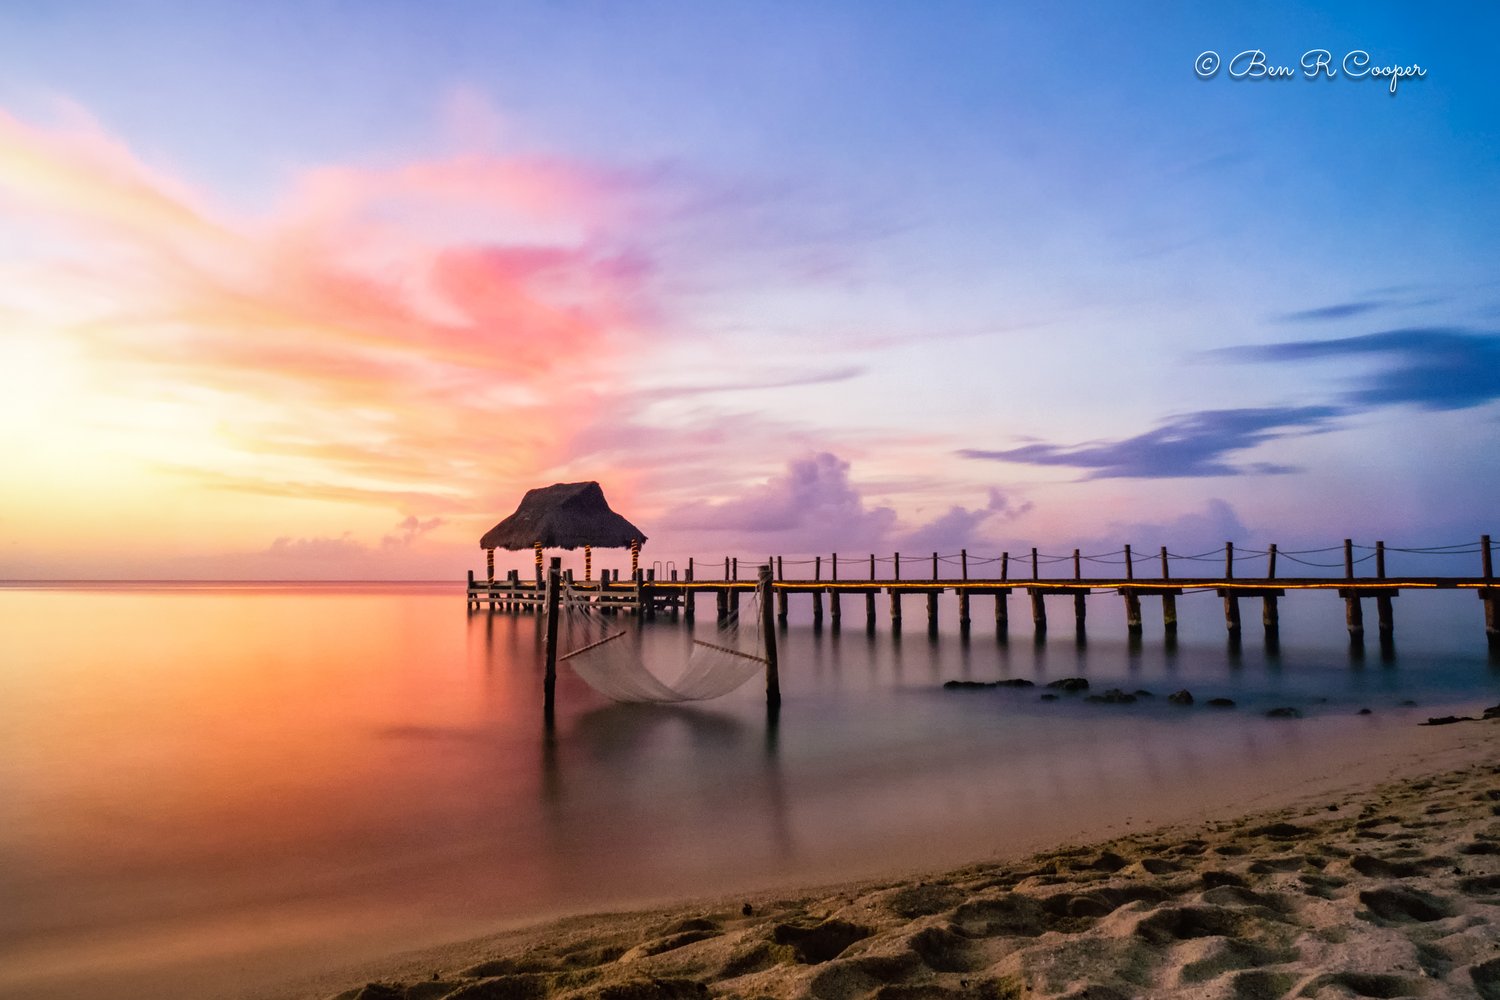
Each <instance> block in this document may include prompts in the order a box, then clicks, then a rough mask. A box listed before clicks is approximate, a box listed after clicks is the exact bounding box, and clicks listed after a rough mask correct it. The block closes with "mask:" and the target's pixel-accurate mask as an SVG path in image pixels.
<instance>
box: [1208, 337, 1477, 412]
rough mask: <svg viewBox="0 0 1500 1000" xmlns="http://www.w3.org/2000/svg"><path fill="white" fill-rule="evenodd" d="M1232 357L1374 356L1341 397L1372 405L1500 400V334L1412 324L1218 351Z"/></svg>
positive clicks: (1455, 406)
mask: <svg viewBox="0 0 1500 1000" xmlns="http://www.w3.org/2000/svg"><path fill="white" fill-rule="evenodd" d="M1213 354H1214V355H1215V356H1218V357H1221V358H1224V359H1227V360H1231V361H1263V362H1283V363H1284V362H1298V361H1314V360H1323V359H1329V358H1333V359H1340V358H1343V359H1349V360H1351V361H1354V360H1358V359H1363V358H1369V359H1374V360H1376V361H1377V362H1379V363H1380V365H1379V367H1378V368H1377V369H1376V370H1375V371H1373V372H1370V373H1367V374H1363V375H1358V376H1351V378H1350V379H1349V381H1350V382H1351V383H1352V384H1353V388H1350V389H1349V390H1347V391H1346V392H1344V393H1343V394H1342V395H1341V397H1340V398H1341V399H1342V400H1343V401H1344V402H1345V403H1347V404H1348V405H1350V406H1353V407H1358V408H1362V409H1369V408H1374V407H1381V406H1394V405H1400V404H1409V405H1412V406H1416V407H1419V408H1421V409H1424V410H1461V409H1466V408H1468V407H1471V406H1481V405H1483V404H1485V403H1488V402H1491V401H1493V400H1496V399H1500V333H1494V332H1489V331H1482V332H1481V331H1472V330H1462V329H1455V328H1450V327H1408V328H1405V329H1400V330H1388V331H1385V332H1383V333H1371V334H1365V335H1364V336H1359V337H1344V338H1340V339H1333V340H1299V341H1288V342H1285V343H1279V344H1266V345H1262V346H1251V347H1231V348H1225V349H1223V350H1220V351H1216V352H1213Z"/></svg>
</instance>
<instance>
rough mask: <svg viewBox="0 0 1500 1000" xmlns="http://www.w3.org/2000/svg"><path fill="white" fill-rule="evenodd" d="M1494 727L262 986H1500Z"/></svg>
mask: <svg viewBox="0 0 1500 1000" xmlns="http://www.w3.org/2000/svg"><path fill="white" fill-rule="evenodd" d="M1497 726H1500V720H1489V721H1473V722H1463V723H1458V724H1454V725H1448V726H1433V727H1424V726H1418V725H1415V724H1414V725H1412V726H1410V727H1407V728H1406V729H1403V730H1401V731H1400V734H1401V735H1400V738H1397V739H1393V740H1392V741H1391V742H1390V744H1389V745H1388V746H1386V747H1384V748H1383V750H1382V751H1381V752H1379V753H1377V754H1373V755H1371V756H1369V757H1367V758H1364V759H1360V760H1355V761H1330V762H1329V763H1330V764H1336V765H1337V766H1336V767H1330V768H1324V769H1321V770H1319V769H1313V771H1314V773H1310V774H1309V773H1305V774H1303V775H1301V776H1299V779H1298V780H1296V781H1292V782H1288V783H1287V784H1285V785H1284V786H1282V787H1281V788H1280V789H1279V790H1276V791H1271V792H1264V791H1263V792H1262V793H1261V794H1259V795H1257V796H1256V797H1254V798H1253V799H1250V800H1248V801H1239V802H1237V803H1236V804H1235V805H1233V806H1230V807H1228V808H1226V807H1225V806H1224V805H1223V804H1222V802H1219V803H1217V804H1213V805H1210V806H1205V807H1203V808H1199V809H1193V808H1188V809H1187V810H1182V809H1178V810H1177V811H1176V815H1169V816H1168V818H1167V819H1166V820H1165V822H1162V823H1156V822H1152V823H1151V824H1150V825H1149V827H1141V828H1138V829H1133V830H1126V831H1122V830H1121V829H1120V828H1119V827H1118V825H1117V824H1109V825H1107V826H1103V827H1101V826H1100V825H1099V823H1098V822H1097V821H1096V822H1095V823H1094V824H1093V825H1091V826H1085V827H1083V828H1080V829H1079V830H1077V831H1076V835H1073V836H1068V837H1065V838H1063V841H1062V843H1061V844H1058V843H1057V841H1056V840H1055V839H1054V841H1053V842H1052V843H1051V844H1050V845H1049V846H1047V848H1046V849H1044V850H1041V851H1038V849H1037V845H1036V844H1030V843H1028V844H1019V845H1008V846H1007V847H1006V848H1004V849H999V850H996V851H994V852H991V853H989V854H988V856H986V858H985V860H983V861H978V862H974V863H971V864H966V865H961V866H955V867H950V868H949V870H947V871H943V872H933V871H931V870H928V871H916V870H910V871H907V870H897V871H892V872H889V873H887V875H886V876H885V877H882V878H875V879H864V880H860V881H852V882H842V883H837V884H827V885H821V886H808V885H806V884H805V880H804V885H802V886H801V887H797V888H785V887H784V888H780V889H776V888H771V889H760V890H755V891H747V892H744V893H740V894H736V895H734V896H732V897H723V896H721V897H720V898H717V899H697V900H682V901H680V902H676V903H673V904H671V905H667V906H657V907H653V908H652V909H649V910H626V911H624V912H614V913H597V912H596V913H590V914H580V915H574V916H565V917H561V918H558V919H551V920H546V921H544V922H536V921H530V922H527V923H525V924H524V925H521V926H515V927H511V928H509V929H504V930H499V931H497V932H494V933H490V934H487V935H485V936H483V937H476V938H471V939H469V940H467V941H463V942H455V943H452V944H448V945H443V946H440V947H436V948H424V949H421V950H419V951H413V952H407V953H403V954H394V955H388V956H386V957H384V958H382V959H379V960H377V961H372V962H366V963H360V964H358V965H354V966H349V967H346V968H344V969H341V970H331V971H329V972H328V973H325V974H321V975H319V976H316V977H305V978H302V979H299V980H298V981H296V982H288V983H285V984H282V985H279V986H276V987H274V988H269V989H268V988H267V984H262V985H261V988H260V990H258V991H255V992H250V993H246V994H245V995H246V996H254V997H258V998H264V1000H330V998H335V997H336V998H339V1000H354V998H360V1000H388V998H395V997H401V998H405V1000H417V998H422V1000H439V998H443V997H449V996H451V997H453V998H454V1000H479V998H483V997H525V998H536V1000H540V998H543V997H550V996H553V995H557V996H563V995H567V996H578V997H595V996H598V997H601V998H611V1000H625V998H627V997H629V998H634V997H642V998H649V997H657V996H660V997H676V996H707V995H715V996H718V995H723V996H764V997H775V998H778V1000H790V998H793V997H804V996H814V997H819V998H825V997H827V998H834V1000H844V998H854V997H863V996H885V997H891V998H897V997H918V996H920V997H950V996H951V997H962V996H976V997H977V996H986V997H1001V996H1028V997H1032V996H1034V997H1064V996H1067V997H1083V996H1085V995H1086V996H1088V997H1093V998H1108V997H1125V996H1138V995H1143V994H1146V993H1149V994H1150V995H1153V996H1179V995H1180V996H1194V997H1200V996H1207V997H1218V996H1223V997H1232V998H1241V997H1258V996H1282V995H1292V994H1294V993H1297V992H1298V991H1303V993H1302V995H1308V996H1323V995H1327V996H1348V995H1351V993H1350V991H1351V990H1352V991H1353V995H1372V996H1373V995H1379V996H1396V995H1403V996H1404V995H1415V994H1423V993H1427V992H1430V991H1431V990H1433V989H1438V990H1439V991H1440V992H1441V995H1456V996H1478V997H1482V998H1489V997H1492V996H1500V791H1496V789H1500V755H1497V754H1496V753H1495V752H1494V751H1495V748H1496V747H1497V745H1500V728H1497ZM1492 792H1493V796H1494V797H1491V793H1492ZM1168 812H1169V813H1170V812H1171V811H1170V810H1169V811H1168ZM1377 817H1384V818H1385V820H1386V822H1383V823H1381V824H1373V823H1372V822H1371V821H1372V820H1373V819H1375V818H1377ZM1476 845H1478V846H1476ZM1492 848H1493V850H1492ZM1466 850H1467V851H1471V852H1473V853H1466ZM1209 882H1213V883H1214V884H1212V885H1210V884H1208V883H1209ZM747 905H748V906H749V908H750V911H751V912H750V913H749V914H746V913H744V912H743V909H744V907H745V906H747ZM1440 932H1441V933H1440ZM1450 939H1451V940H1450ZM1486 947H1488V948H1490V949H1491V950H1490V951H1486V950H1485V949H1486ZM1393 956H1394V957H1393ZM1398 958H1399V959H1400V960H1398ZM1476 970H1477V971H1476ZM1320 977H1321V978H1320ZM1350 977H1353V978H1350ZM1360 977H1365V978H1360ZM1370 977H1374V978H1370ZM1465 977H1467V978H1465ZM1450 980H1451V982H1450ZM1444 983H1446V985H1443V984H1444ZM1476 984H1478V985H1476ZM1309 990H1310V991H1311V992H1306V991H1309ZM1362 990H1373V991H1374V992H1363V993H1362V992H1361V991H1362ZM1391 990H1395V991H1396V992H1389V991H1391ZM1444 990H1446V992H1442V991H1444ZM1455 990H1456V991H1457V992H1454V991H1455ZM1081 991H1086V992H1081ZM1288 991H1290V992H1288ZM1487 991H1488V992H1487Z"/></svg>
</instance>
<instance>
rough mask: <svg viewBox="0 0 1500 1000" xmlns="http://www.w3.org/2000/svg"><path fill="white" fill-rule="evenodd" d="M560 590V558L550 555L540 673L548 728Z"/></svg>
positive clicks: (553, 691) (554, 692) (554, 686)
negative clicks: (544, 634) (543, 653)
mask: <svg viewBox="0 0 1500 1000" xmlns="http://www.w3.org/2000/svg"><path fill="white" fill-rule="evenodd" d="M561 592H562V558H561V557H560V556H553V557H552V564H551V566H550V567H549V568H548V570H547V644H546V657H547V659H546V670H545V672H544V673H543V675H542V718H543V719H544V720H545V722H546V724H547V726H548V728H551V726H552V721H553V709H554V707H555V702H556V696H557V619H558V617H559V616H558V613H557V612H558V598H559V596H560V595H561Z"/></svg>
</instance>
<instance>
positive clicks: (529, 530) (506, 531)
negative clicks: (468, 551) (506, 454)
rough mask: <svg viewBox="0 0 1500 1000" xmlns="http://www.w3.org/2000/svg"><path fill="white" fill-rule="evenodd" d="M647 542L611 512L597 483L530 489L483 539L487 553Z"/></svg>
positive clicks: (615, 547)
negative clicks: (534, 546) (519, 504)
mask: <svg viewBox="0 0 1500 1000" xmlns="http://www.w3.org/2000/svg"><path fill="white" fill-rule="evenodd" d="M632 540H634V541H640V542H644V541H645V540H646V536H645V535H643V534H642V533H641V529H640V528H637V527H636V526H635V525H633V524H631V523H630V522H629V521H627V520H625V519H624V518H623V517H621V516H620V515H619V514H616V513H615V512H614V511H612V510H610V509H609V501H607V500H605V499H604V491H603V490H601V489H600V488H599V484H598V483H557V484H555V485H552V486H544V487H541V488H539V489H534V490H527V491H526V495H525V496H524V497H522V498H521V506H519V507H517V508H516V512H515V513H514V514H512V515H511V516H510V517H507V518H506V519H505V520H503V521H501V522H500V523H499V524H497V525H495V526H494V527H493V528H491V529H490V530H489V531H486V532H485V533H484V537H483V538H481V539H480V540H479V547H480V548H482V549H529V548H531V547H532V545H534V544H536V543H537V542H541V543H542V547H543V548H547V549H576V548H579V547H580V546H584V545H592V546H594V547H595V548H604V549H620V548H627V547H629V545H630V543H631V541H632Z"/></svg>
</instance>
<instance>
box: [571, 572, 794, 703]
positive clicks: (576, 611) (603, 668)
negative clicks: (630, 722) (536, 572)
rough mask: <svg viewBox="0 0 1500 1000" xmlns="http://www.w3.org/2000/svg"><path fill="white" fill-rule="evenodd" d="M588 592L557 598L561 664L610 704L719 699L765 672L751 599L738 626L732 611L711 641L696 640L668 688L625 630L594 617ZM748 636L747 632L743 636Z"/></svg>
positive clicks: (737, 617) (756, 607) (757, 608)
mask: <svg viewBox="0 0 1500 1000" xmlns="http://www.w3.org/2000/svg"><path fill="white" fill-rule="evenodd" d="M587 593H588V592H587V591H578V590H574V589H572V588H569V587H566V586H565V587H564V589H563V592H562V594H561V595H559V596H560V598H561V600H560V605H561V608H562V614H563V618H562V621H561V622H560V623H559V624H560V625H563V626H565V627H566V630H565V633H564V634H562V635H559V637H558V648H559V650H561V651H562V652H561V655H559V656H558V658H557V662H558V663H566V664H567V665H568V667H569V669H571V670H572V671H573V673H575V674H577V675H578V676H579V677H581V678H583V680H584V681H585V682H587V684H588V685H589V686H590V687H592V688H593V689H594V690H595V691H598V692H599V693H600V694H602V695H604V696H605V697H607V698H612V699H614V700H615V701H625V702H679V701H706V700H708V699H710V698H718V697H721V696H723V695H726V694H728V693H729V692H731V691H733V690H735V689H736V688H738V687H740V686H741V685H743V684H744V683H745V682H746V681H748V680H749V679H750V678H752V677H754V676H756V675H757V674H761V673H764V672H765V669H766V657H765V653H764V651H763V649H762V639H761V623H760V610H761V609H760V601H759V600H758V599H753V600H752V601H751V607H750V608H749V614H748V615H747V616H746V620H747V621H748V622H749V623H750V625H749V627H748V628H747V629H743V630H742V629H741V628H740V627H739V623H740V615H739V613H737V612H736V613H734V614H731V615H730V616H729V619H728V620H727V621H726V622H723V623H720V625H719V629H718V632H717V634H716V635H715V636H714V638H713V641H706V640H699V639H695V640H694V641H693V652H692V655H691V656H690V657H689V658H688V661H687V663H686V665H685V666H684V667H683V670H682V672H681V674H680V675H679V676H678V677H677V678H676V679H675V680H674V681H672V682H671V683H670V684H669V683H667V682H665V681H663V680H662V679H661V678H659V677H657V676H656V674H654V673H652V672H651V670H650V669H649V668H648V667H647V666H646V664H645V661H644V660H642V658H641V656H640V654H639V653H638V652H637V651H636V650H635V649H633V648H632V647H631V645H630V644H629V643H628V642H623V641H621V640H623V639H625V637H626V635H627V630H626V629H625V628H623V627H621V626H620V625H619V623H618V622H614V621H609V620H607V619H606V618H604V617H603V616H602V615H600V614H599V612H598V610H597V609H596V608H594V607H593V606H592V605H591V604H590V603H589V601H588V596H587ZM746 633H748V634H746Z"/></svg>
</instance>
